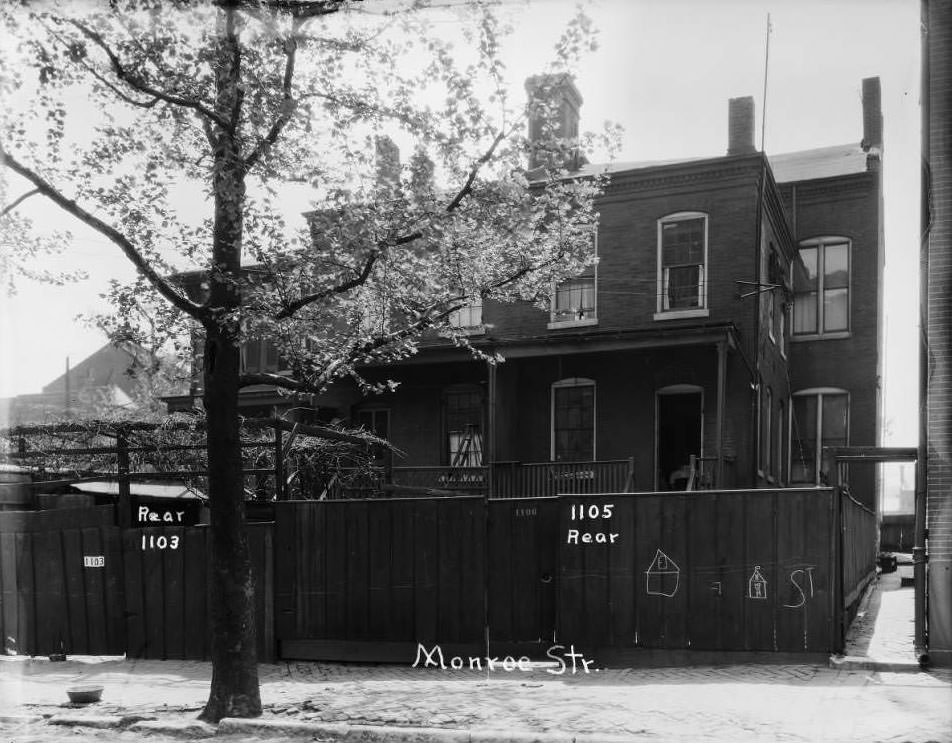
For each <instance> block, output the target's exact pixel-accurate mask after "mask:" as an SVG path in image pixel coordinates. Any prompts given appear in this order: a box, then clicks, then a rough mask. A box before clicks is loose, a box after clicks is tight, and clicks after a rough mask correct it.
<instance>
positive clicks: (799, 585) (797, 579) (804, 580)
mask: <svg viewBox="0 0 952 743" xmlns="http://www.w3.org/2000/svg"><path fill="white" fill-rule="evenodd" d="M815 568H816V565H807V566H806V567H803V568H797V569H796V570H792V571H791V572H790V582H791V583H792V584H793V587H794V588H795V589H796V592H797V593H798V594H800V598H799V599H796V598H795V599H794V601H795V602H796V603H793V604H784V607H786V608H787V609H799V608H800V607H801V606H803V605H804V604H805V603H806V602H807V599H808V598H811V599H812V598H813V570H814V569H815Z"/></svg>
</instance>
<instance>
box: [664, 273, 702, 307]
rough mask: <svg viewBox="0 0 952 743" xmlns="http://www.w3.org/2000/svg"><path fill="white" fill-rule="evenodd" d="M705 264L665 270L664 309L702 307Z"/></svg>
mask: <svg viewBox="0 0 952 743" xmlns="http://www.w3.org/2000/svg"><path fill="white" fill-rule="evenodd" d="M703 268H704V266H703V264H696V265H691V266H669V267H666V268H665V269H664V308H665V309H666V310H677V309H691V308H694V307H701V306H702V297H703V294H702V289H703V286H702V283H701V281H702V280H701V276H702V273H703Z"/></svg>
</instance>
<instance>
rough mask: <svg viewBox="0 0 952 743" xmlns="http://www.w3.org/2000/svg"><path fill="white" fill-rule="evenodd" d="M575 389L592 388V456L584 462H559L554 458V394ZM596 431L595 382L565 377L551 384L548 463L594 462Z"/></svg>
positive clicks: (596, 403) (596, 401)
mask: <svg viewBox="0 0 952 743" xmlns="http://www.w3.org/2000/svg"><path fill="white" fill-rule="evenodd" d="M575 387H591V388H592V456H591V458H590V459H584V460H559V459H556V458H555V442H556V429H555V397H556V392H557V391H558V390H563V389H569V388H575ZM597 431H598V385H597V384H596V383H595V380H594V379H589V378H588V377H567V378H565V379H560V380H558V381H556V382H553V383H552V385H551V386H550V388H549V461H551V462H560V461H585V462H589V461H590V462H594V461H596V455H597V452H598V441H597Z"/></svg>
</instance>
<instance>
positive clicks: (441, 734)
mask: <svg viewBox="0 0 952 743" xmlns="http://www.w3.org/2000/svg"><path fill="white" fill-rule="evenodd" d="M235 734H245V735H257V736H260V737H263V738H264V737H269V736H277V735H284V736H313V737H320V738H321V739H324V740H334V741H344V742H345V743H395V742H399V743H629V742H630V741H632V740H635V739H636V735H635V734H632V735H609V734H606V735H599V734H598V733H579V734H578V735H571V734H565V733H543V732H532V731H515V730H492V729H482V730H459V729H455V728H431V727H426V728H424V727H398V726H388V725H347V724H342V723H328V722H297V721H291V720H269V719H264V720H262V719H252V720H249V719H244V718H234V717H226V718H225V719H223V720H222V721H221V722H219V723H218V735H235Z"/></svg>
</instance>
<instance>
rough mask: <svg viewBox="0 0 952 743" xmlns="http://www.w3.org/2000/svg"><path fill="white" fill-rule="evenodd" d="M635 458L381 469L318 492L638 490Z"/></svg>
mask: <svg viewBox="0 0 952 743" xmlns="http://www.w3.org/2000/svg"><path fill="white" fill-rule="evenodd" d="M634 477H635V460H634V458H629V459H614V460H602V461H586V462H494V463H492V464H490V465H485V466H480V467H461V466H440V467H385V466H382V467H379V468H377V469H375V471H374V472H373V474H371V475H369V476H368V475H367V473H366V472H364V473H360V474H358V473H356V472H353V471H346V470H343V471H341V472H339V473H337V474H336V475H335V476H334V477H332V479H331V481H330V482H328V483H327V484H325V485H324V486H323V488H321V492H320V493H314V494H313V495H314V496H316V497H317V498H318V499H321V500H337V499H347V498H366V497H374V496H378V497H379V496H388V495H390V496H400V497H408V496H409V497H412V496H434V495H482V496H488V497H490V498H529V497H547V496H553V495H567V494H590V493H630V492H633V491H634V489H635V488H634Z"/></svg>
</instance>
